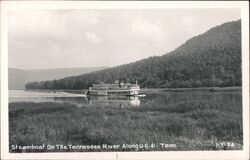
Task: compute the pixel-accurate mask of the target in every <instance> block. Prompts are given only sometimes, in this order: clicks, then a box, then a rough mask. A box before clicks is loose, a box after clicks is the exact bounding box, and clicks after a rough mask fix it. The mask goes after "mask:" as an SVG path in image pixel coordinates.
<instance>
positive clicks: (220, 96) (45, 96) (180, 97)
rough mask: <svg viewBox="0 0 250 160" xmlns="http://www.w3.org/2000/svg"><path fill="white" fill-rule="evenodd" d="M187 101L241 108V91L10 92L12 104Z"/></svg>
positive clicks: (130, 104)
mask: <svg viewBox="0 0 250 160" xmlns="http://www.w3.org/2000/svg"><path fill="white" fill-rule="evenodd" d="M186 101H209V102H211V101H213V102H217V103H226V104H233V105H236V106H239V107H241V106H242V97H241V91H219V92H211V91H209V90H204V91H181V92H176V91H157V92H147V93H146V96H145V97H105V96H99V97H85V96H84V95H83V94H72V93H67V92H55V91H53V92H52V91H24V90H10V91H9V103H11V102H54V103H70V104H74V105H77V106H78V107H81V106H96V105H99V106H100V105H101V106H107V107H108V106H118V107H143V106H144V105H149V104H151V105H166V106H167V105H170V104H176V103H180V102H186Z"/></svg>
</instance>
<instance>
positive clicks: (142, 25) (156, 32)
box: [131, 17, 165, 40]
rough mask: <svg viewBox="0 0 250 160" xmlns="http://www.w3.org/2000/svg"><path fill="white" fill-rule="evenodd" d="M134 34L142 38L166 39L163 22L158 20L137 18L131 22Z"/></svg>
mask: <svg viewBox="0 0 250 160" xmlns="http://www.w3.org/2000/svg"><path fill="white" fill-rule="evenodd" d="M131 29H132V32H133V33H135V34H138V35H141V36H147V37H151V38H154V39H155V40H161V39H164V38H165V33H164V31H163V29H162V27H161V22H160V21H158V20H155V21H150V20H147V19H145V18H142V17H136V18H134V19H132V20H131Z"/></svg>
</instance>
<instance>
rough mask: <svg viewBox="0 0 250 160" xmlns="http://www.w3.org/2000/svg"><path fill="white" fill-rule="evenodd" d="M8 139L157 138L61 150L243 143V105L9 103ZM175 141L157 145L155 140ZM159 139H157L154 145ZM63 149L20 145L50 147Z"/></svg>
mask: <svg viewBox="0 0 250 160" xmlns="http://www.w3.org/2000/svg"><path fill="white" fill-rule="evenodd" d="M9 120H10V121H9V128H10V129H9V131H10V132H9V135H10V139H9V140H10V152H23V150H20V149H15V148H13V147H11V145H19V146H28V145H40V144H43V143H44V144H45V145H69V144H70V145H71V144H72V145H90V144H95V145H102V144H107V145H122V144H128V145H133V144H156V146H155V147H151V148H145V147H144V148H141V149H135V148H133V147H132V148H118V149H103V148H102V149H89V150H81V149H74V150H73V149H67V150H66V151H118V150H119V151H144V150H146V151H147V150H149V151H154V150H158V151H159V150H164V151H165V150H235V149H242V145H243V142H242V139H243V138H242V137H243V135H242V108H241V107H238V106H236V105H234V104H231V105H228V104H225V103H221V104H220V103H215V102H208V101H207V102H203V101H188V102H187V101H184V102H180V103H177V104H171V105H168V106H166V105H157V106H154V105H152V104H149V105H146V106H144V107H138V108H133V107H130V108H120V107H114V106H110V107H103V106H95V107H89V106H84V105H83V106H82V107H77V106H75V105H73V104H67V103H64V104H59V103H32V102H18V103H10V104H9ZM162 143H165V144H174V145H175V147H162V146H161V145H159V144H162ZM157 144H158V145H157ZM54 151H57V152H58V151H65V149H60V148H56V149H46V147H45V148H44V149H42V150H41V149H40V150H34V149H33V150H29V149H27V150H25V152H54Z"/></svg>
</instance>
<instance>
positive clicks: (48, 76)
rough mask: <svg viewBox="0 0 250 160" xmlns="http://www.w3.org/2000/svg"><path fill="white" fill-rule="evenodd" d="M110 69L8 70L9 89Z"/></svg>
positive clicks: (23, 87) (102, 67)
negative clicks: (33, 82)
mask: <svg viewBox="0 0 250 160" xmlns="http://www.w3.org/2000/svg"><path fill="white" fill-rule="evenodd" d="M105 68H108V67H104V66H100V67H77V68H52V69H19V68H11V67H10V68H8V73H9V89H25V84H26V83H28V82H31V81H44V80H54V79H60V78H64V77H66V76H75V75H81V74H83V73H88V72H91V71H96V70H100V69H105Z"/></svg>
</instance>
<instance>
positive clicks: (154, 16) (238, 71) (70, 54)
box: [1, 2, 249, 159]
mask: <svg viewBox="0 0 250 160" xmlns="http://www.w3.org/2000/svg"><path fill="white" fill-rule="evenodd" d="M82 3H84V2H82ZM82 3H81V2H79V4H82ZM100 3H101V2H100ZM102 3H104V2H102ZM110 3H111V2H110ZM127 3H128V4H130V3H132V2H127ZM143 3H144V2H143ZM235 3H236V4H237V2H235ZM17 4H18V3H17ZM94 4H96V6H97V7H93V6H92V5H91V6H90V7H82V8H80V7H79V8H77V7H76V8H72V7H69V8H60V7H59V8H58V9H56V8H49V7H48V8H47V9H44V8H39V7H38V8H37V7H35V9H33V8H32V7H30V6H29V7H27V8H25V9H19V8H11V9H9V10H7V13H8V14H7V16H6V17H7V18H6V19H5V20H6V21H7V24H6V27H7V33H6V35H7V42H6V44H7V47H6V48H7V49H6V50H7V54H5V55H6V57H7V58H4V59H5V60H7V61H6V62H5V63H4V64H5V65H6V66H5V67H4V68H5V71H3V70H2V71H3V72H1V76H3V74H4V72H6V74H4V75H7V76H8V77H7V78H6V80H7V83H5V84H7V86H6V85H3V83H1V86H2V90H3V89H4V88H7V92H3V91H2V92H1V93H2V94H1V95H3V93H6V94H7V95H6V97H7V100H6V101H4V102H7V103H6V104H7V105H5V106H2V105H1V109H2V108H3V107H4V108H6V112H7V114H6V115H5V116H7V118H6V119H5V120H7V121H4V123H6V125H5V126H6V129H7V131H6V132H5V133H7V136H6V138H5V139H7V140H6V142H7V145H6V147H7V148H4V150H6V151H7V152H8V154H14V155H22V154H25V155H29V154H41V153H43V154H46V153H58V154H59V155H60V153H63V154H64V153H69V154H70V153H76V154H81V153H96V154H98V153H121V154H124V153H126V154H130V153H138V152H141V153H162V152H163V153H166V154H168V153H169V152H171V153H177V154H178V152H180V151H185V152H192V151H198V152H199V151H214V152H215V153H216V152H223V153H225V152H226V151H232V152H234V151H235V152H243V151H244V150H245V149H247V148H246V147H249V146H248V145H249V144H248V142H246V139H245V138H244V137H245V136H247V135H246V134H249V133H248V131H246V130H245V128H244V126H245V127H246V125H248V124H244V119H248V118H249V117H246V115H247V116H248V113H246V112H248V111H249V110H248V109H249V108H248V107H249V106H248V101H249V97H248V98H247V99H245V98H244V96H243V95H244V94H246V95H248V93H246V91H247V92H249V86H246V85H245V86H244V83H245V84H248V82H245V81H246V80H247V81H249V78H248V73H247V74H246V73H245V72H243V71H246V69H247V70H248V69H249V66H248V65H249V64H248V63H249V62H247V63H246V61H244V58H248V54H249V52H248V53H246V52H245V51H244V50H243V48H246V47H247V46H246V47H242V46H243V45H245V44H246V43H245V42H246V41H245V39H244V35H246V36H249V33H248V32H247V34H243V31H244V32H245V27H246V26H244V25H245V24H246V23H248V20H247V21H246V17H243V16H242V15H244V14H243V11H242V8H240V7H234V6H232V7H222V6H221V7H218V6H217V7H202V6H201V7H197V6H196V7H185V8H184V7H169V6H168V5H166V6H165V7H164V5H163V6H162V7H151V8H150V7H146V8H144V7H141V8H140V6H139V7H127V8H126V7H121V8H119V7H117V8H115V7H110V8H109V7H107V8H102V7H98V3H97V2H95V3H94ZM104 4H105V3H104ZM163 4H164V3H163ZM225 4H226V2H225ZM243 4H247V3H243ZM66 6H67V4H66ZM100 6H101V5H100ZM153 6H154V5H153ZM247 19H248V18H247ZM247 27H249V26H247ZM243 29H244V30H243ZM245 38H246V37H245ZM248 38H249V37H248ZM2 44H3V43H2ZM4 44H5V43H4ZM247 45H248V48H249V43H248V44H247ZM248 51H249V50H248ZM1 56H2V53H1ZM243 61H244V64H243ZM4 64H2V63H1V69H3V67H2V65H4ZM243 66H248V67H247V68H245V69H244V67H243ZM244 74H246V76H245V75H244ZM1 79H2V78H1ZM2 82H4V80H3V81H2ZM243 82H244V83H243ZM3 86H5V87H3ZM244 88H245V89H244ZM5 91H6V90H5ZM2 104H3V103H2ZM244 111H245V112H244ZM6 112H5V113H6ZM2 116H3V115H2ZM2 116H1V117H2ZM2 121H3V119H1V122H2ZM245 122H246V121H245ZM247 122H248V121H247ZM248 136H249V135H248ZM2 138H3V137H2V136H1V139H2ZM245 143H246V144H245ZM2 148H3V145H2ZM214 152H212V153H214ZM184 158H185V157H183V159H184ZM114 159H119V154H116V157H114Z"/></svg>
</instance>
